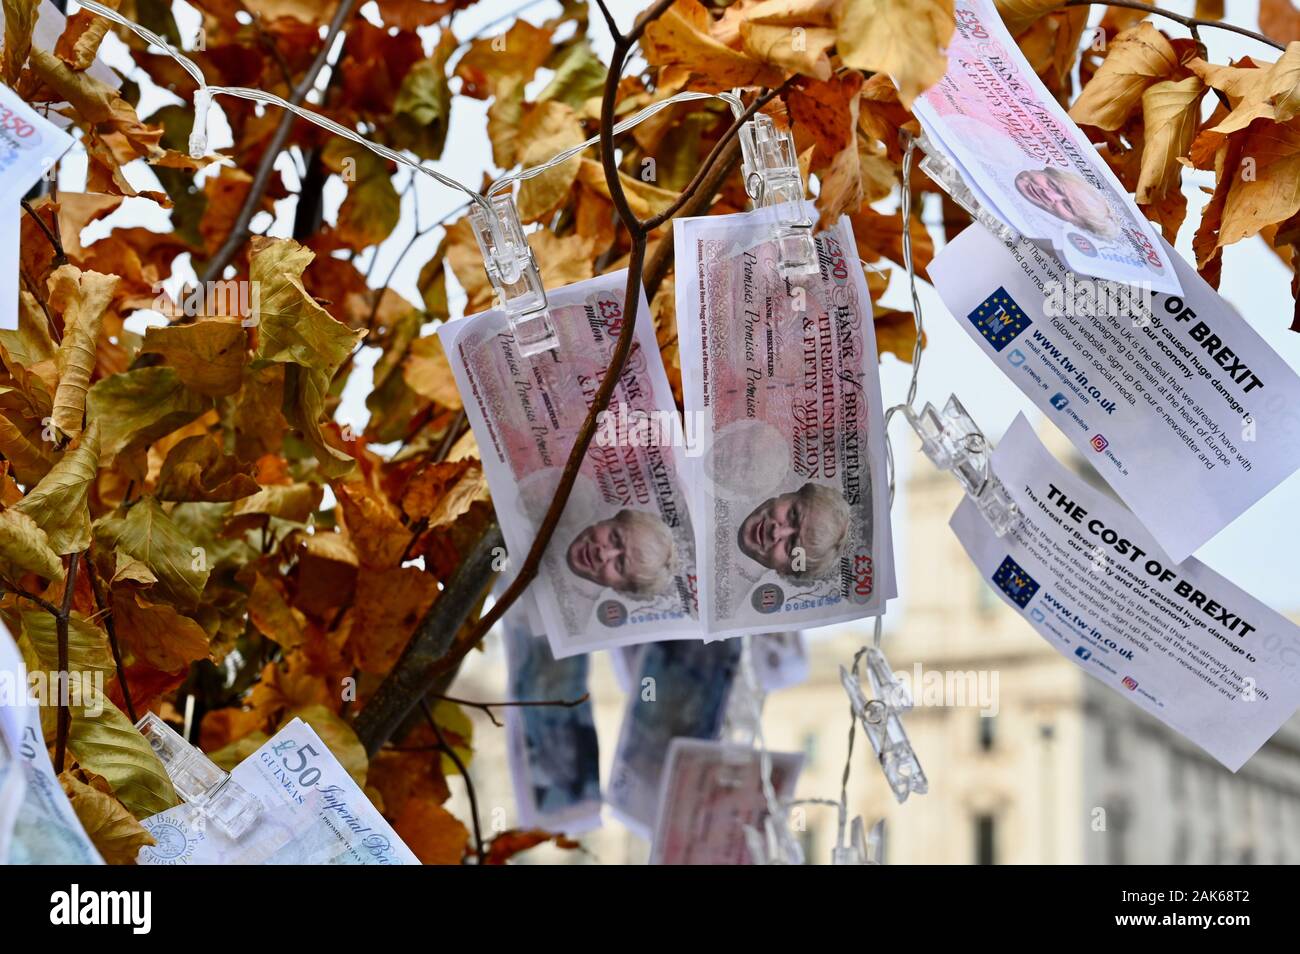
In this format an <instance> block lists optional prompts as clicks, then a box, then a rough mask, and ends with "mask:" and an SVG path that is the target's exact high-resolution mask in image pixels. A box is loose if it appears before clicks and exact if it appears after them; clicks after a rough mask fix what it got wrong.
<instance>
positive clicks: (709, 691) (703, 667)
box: [605, 639, 743, 838]
mask: <svg viewBox="0 0 1300 954" xmlns="http://www.w3.org/2000/svg"><path fill="white" fill-rule="evenodd" d="M742 649H743V644H742V643H741V641H740V640H738V639H729V640H726V641H725V642H724V641H718V642H712V643H703V642H700V641H699V640H694V639H684V640H674V641H672V642H663V643H651V644H649V645H648V646H646V647H645V652H644V653H643V654H642V656H641V667H640V671H639V672H638V674H637V680H636V684H635V685H634V686H633V694H632V695H631V696H629V697H628V701H627V708H626V709H625V710H624V711H623V727H622V728H621V729H620V730H619V736H618V748H617V749H616V750H615V751H614V767H613V768H612V769H611V770H610V773H609V788H608V790H607V791H606V793H605V800H606V801H607V802H608V803H609V806H610V808H611V809H612V810H613V811H614V813H615V814H616V815H617V816H618V817H619V819H620V820H622V822H623V823H624V824H625V825H627V826H628V827H629V828H631V829H632V830H633V831H635V832H636V833H638V834H640V835H643V836H644V837H646V838H649V837H650V833H651V829H652V828H653V827H654V823H655V815H656V813H657V811H658V806H659V790H660V782H661V779H662V777H663V770H664V765H665V761H666V759H667V757H668V746H669V745H671V744H672V741H673V739H676V738H691V739H715V738H717V737H718V734H719V733H720V732H721V731H722V727H723V724H724V722H725V721H726V715H727V703H728V701H729V699H730V697H731V689H732V683H733V682H734V681H735V678H736V672H737V670H738V669H739V666H740V654H741V652H742Z"/></svg>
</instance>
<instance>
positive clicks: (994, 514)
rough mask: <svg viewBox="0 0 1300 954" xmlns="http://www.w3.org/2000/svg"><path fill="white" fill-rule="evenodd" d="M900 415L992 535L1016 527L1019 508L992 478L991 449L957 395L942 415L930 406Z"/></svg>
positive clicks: (907, 408)
mask: <svg viewBox="0 0 1300 954" xmlns="http://www.w3.org/2000/svg"><path fill="white" fill-rule="evenodd" d="M903 413H904V415H905V416H906V417H907V421H908V423H909V424H911V425H912V429H913V430H914V431H916V434H917V436H918V437H919V438H920V439H921V449H922V450H923V451H925V456H926V457H928V458H930V461H931V462H932V463H933V464H934V466H936V467H938V468H939V469H940V470H950V471H952V472H953V474H955V475H956V477H957V480H958V481H959V482H960V483H961V485H962V488H963V489H964V490H965V491H966V493H967V494H969V495H970V496H971V497H972V498H973V499H974V501H975V503H976V504H978V505H979V508H980V512H981V513H983V514H984V516H985V518H987V520H988V522H989V524H990V525H991V526H992V527H993V531H994V532H995V533H996V534H997V535H998V536H1000V537H1001V536H1005V535H1006V534H1007V533H1009V532H1010V531H1011V530H1013V529H1015V527H1016V526H1017V525H1018V524H1019V523H1020V508H1019V507H1017V506H1016V503H1015V501H1014V500H1012V499H1011V495H1010V494H1009V493H1008V492H1007V488H1006V486H1005V485H1004V484H1003V483H1002V481H1000V480H998V478H997V477H995V476H994V475H993V470H992V467H991V464H990V461H989V458H990V455H991V453H992V447H991V446H990V444H989V442H988V440H987V439H986V438H985V437H984V433H983V432H982V431H981V430H980V429H979V428H978V427H977V426H976V425H975V421H974V420H972V419H971V416H970V414H969V413H967V411H966V408H965V407H963V406H962V403H961V401H959V400H957V395H955V394H954V395H951V396H950V397H949V398H948V403H947V404H945V405H944V407H943V412H942V413H940V412H939V411H937V410H935V408H934V405H933V404H930V403H927V404H926V405H925V407H924V408H922V409H921V411H920V412H919V413H918V412H917V411H915V410H913V409H912V408H911V407H905V408H903Z"/></svg>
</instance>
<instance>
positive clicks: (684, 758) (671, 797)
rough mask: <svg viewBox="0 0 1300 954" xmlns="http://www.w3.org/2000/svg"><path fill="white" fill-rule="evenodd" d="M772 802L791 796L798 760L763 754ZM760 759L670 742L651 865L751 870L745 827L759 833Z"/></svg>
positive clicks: (751, 753)
mask: <svg viewBox="0 0 1300 954" xmlns="http://www.w3.org/2000/svg"><path fill="white" fill-rule="evenodd" d="M768 756H769V758H770V759H771V775H770V779H771V782H772V788H773V790H774V792H775V794H776V797H777V799H779V800H780V801H783V802H784V801H786V800H788V799H789V798H790V796H791V795H793V794H794V788H795V783H796V781H797V780H798V778H799V770H800V769H801V768H802V767H803V755H802V754H800V753H798V752H769V753H768ZM762 770H763V766H762V756H761V754H760V753H759V751H758V750H757V749H749V748H742V747H740V746H737V745H731V744H729V743H726V742H711V741H707V740H703V739H674V740H673V743H672V746H671V747H670V748H669V750H668V758H667V764H666V766H665V767H664V780H663V791H662V792H661V793H660V796H659V817H658V819H657V820H656V822H655V833H654V843H653V844H652V846H651V848H650V864H652V865H750V864H754V860H753V858H752V857H751V856H750V853H749V846H748V845H747V844H746V840H745V828H746V826H749V827H754V828H760V827H761V826H762V822H763V819H764V817H766V815H767V812H768V805H767V800H766V798H765V797H764V793H763V776H762Z"/></svg>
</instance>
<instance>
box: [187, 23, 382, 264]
mask: <svg viewBox="0 0 1300 954" xmlns="http://www.w3.org/2000/svg"><path fill="white" fill-rule="evenodd" d="M357 2H358V0H341V2H340V3H339V6H338V9H337V10H335V11H334V18H333V19H332V20H330V25H329V31H328V32H327V33H326V34H325V39H324V40H322V41H321V48H320V50H319V52H317V54H316V58H315V59H314V60H312V63H311V66H309V67H308V68H307V72H306V73H304V74H303V77H302V79H301V80H299V81H298V85H297V86H295V87H294V88H293V90H292V92H291V93H290V94H289V102H291V103H292V104H293V105H295V106H300V105H302V101H303V100H304V99H306V98H307V94H308V93H310V92H311V91H312V89H313V88H314V87H315V85H316V77H317V76H318V75H319V74H320V71H321V70H322V69H323V68H324V67H325V64H326V62H328V60H329V55H330V51H331V50H332V49H333V48H334V41H335V40H336V39H337V38H338V35H339V33H340V32H341V31H342V30H343V27H344V25H345V24H346V23H347V22H348V21H349V20H351V19H352V14H353V13H354V12H355V11H356V8H357ZM297 118H298V117H297V116H296V115H295V114H294V113H292V112H290V111H289V110H287V109H286V110H285V111H284V114H283V115H282V116H281V117H280V124H279V125H278V126H276V127H275V133H274V134H272V136H271V141H270V142H268V143H267V144H266V150H265V151H264V152H263V153H262V159H261V161H260V162H259V163H258V164H257V171H256V173H254V175H253V182H252V185H250V186H249V189H248V195H246V196H244V204H243V205H242V206H240V208H239V214H238V215H236V216H235V223H234V225H232V226H231V228H230V234H229V235H227V236H226V240H225V241H224V242H223V243H222V244H221V248H219V249H217V253H216V254H215V255H213V256H212V258H211V260H209V262H208V264H207V267H206V268H204V270H203V278H202V282H203V284H204V285H206V284H207V283H208V282H210V281H213V280H214V279H217V278H220V277H221V274H222V272H224V271H225V270H226V266H227V265H229V264H230V262H231V260H232V259H233V258H234V257H235V253H236V252H238V251H239V249H240V247H241V246H242V245H243V244H244V242H245V240H246V239H247V238H248V224H249V223H250V222H252V221H253V216H254V215H256V214H257V209H258V206H259V205H260V204H261V202H262V196H263V195H264V194H265V193H266V190H267V187H268V186H269V185H270V184H271V176H272V174H273V173H274V172H275V161H276V159H277V158H279V156H280V153H281V152H282V151H283V150H284V146H285V143H286V142H288V140H289V134H290V133H291V132H292V131H293V124H294V122H295V121H296V120H297Z"/></svg>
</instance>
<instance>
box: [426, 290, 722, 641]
mask: <svg viewBox="0 0 1300 954" xmlns="http://www.w3.org/2000/svg"><path fill="white" fill-rule="evenodd" d="M626 281H627V273H626V272H625V271H619V272H611V273H610V274H608V275H601V276H600V277H598V278H593V279H590V280H589V281H585V282H578V283H577V284H575V285H569V286H567V287H565V288H559V289H556V290H554V291H550V292H548V293H547V297H548V300H549V304H550V310H551V324H552V325H553V326H554V328H555V333H556V335H557V337H558V338H559V347H557V348H555V349H553V350H551V351H546V352H543V353H542V354H539V355H534V356H533V357H532V358H531V359H527V360H526V359H524V358H522V357H520V355H519V351H518V349H517V348H516V347H515V343H514V339H513V337H512V336H511V334H510V324H509V321H508V320H507V318H506V315H505V313H504V312H502V311H497V310H494V311H487V312H483V313H482V314H479V315H474V316H472V317H469V318H462V319H460V320H458V321H453V322H450V323H449V324H445V325H443V326H442V327H440V328H439V329H438V334H439V337H440V338H441V340H442V343H443V347H444V348H445V349H446V352H447V358H448V359H449V360H450V362H451V367H452V371H453V372H454V374H455V376H456V385H457V387H458V388H460V393H461V396H462V398H464V401H465V413H466V415H467V416H468V418H469V422H470V425H471V426H472V427H473V429H474V435H475V437H477V438H478V445H479V449H480V452H481V453H482V456H483V468H484V472H485V473H486V475H487V479H488V486H489V487H490V488H491V490H492V502H493V504H494V505H495V507H496V512H497V520H498V522H499V523H500V525H501V532H502V535H503V536H504V537H505V541H506V547H507V549H508V550H509V551H510V553H511V554H512V555H514V556H515V557H516V558H522V555H523V554H525V553H527V552H528V548H529V546H530V545H531V544H532V541H533V538H534V536H535V535H536V532H537V528H538V527H539V526H540V525H541V522H542V518H543V516H544V515H545V513H546V509H547V507H549V506H550V504H551V501H552V500H553V499H554V497H555V492H556V487H557V486H558V485H559V481H560V472H561V470H562V469H563V467H564V463H565V461H566V459H567V458H568V456H569V451H570V450H571V449H572V448H573V445H574V443H575V441H576V438H577V433H578V430H579V428H580V427H581V426H582V422H583V420H584V419H585V418H586V416H587V411H588V408H589V407H590V406H591V403H592V401H593V399H594V398H595V394H596V390H597V388H599V387H600V383H601V381H602V379H603V378H604V376H605V371H606V369H607V368H608V367H609V364H610V358H611V355H612V353H613V350H614V343H615V340H616V339H617V337H618V334H619V331H620V329H621V328H622V326H623V321H624V319H625V316H626V309H625V307H624V304H625V303H624V301H623V296H624V292H625V283H626ZM639 298H640V301H639V309H640V310H639V313H638V317H637V321H636V330H635V337H634V340H633V345H632V351H631V353H630V354H629V356H628V360H627V365H626V367H625V369H624V371H623V373H622V374H621V375H620V377H619V382H618V385H617V387H616V388H615V389H614V393H613V396H612V398H611V400H610V405H609V411H608V413H607V414H606V416H605V418H603V421H604V426H602V427H601V428H600V430H599V431H598V433H597V437H596V439H595V440H594V441H593V443H592V445H591V448H590V450H589V451H588V452H587V454H586V456H585V457H584V458H583V461H582V469H581V471H580V472H579V475H578V480H577V482H576V483H575V484H574V486H573V492H572V494H571V495H570V497H569V500H568V504H567V506H566V507H565V510H564V516H563V517H562V518H561V521H560V524H559V527H558V528H557V530H556V532H555V536H554V537H553V538H552V541H551V545H550V546H549V547H548V549H547V551H546V555H545V556H544V558H543V560H542V568H541V571H540V572H539V574H538V578H537V580H536V581H535V583H534V584H533V586H532V587H531V588H530V590H529V592H530V593H532V594H533V596H534V597H535V599H536V601H537V608H538V610H539V611H540V613H541V617H542V625H543V627H544V628H545V630H546V636H547V638H548V639H549V640H550V644H551V649H552V651H553V652H554V654H555V657H556V658H557V659H560V658H563V657H566V656H572V655H575V654H577V653H585V652H590V651H591V650H593V649H600V648H608V647H611V646H620V645H628V644H632V643H639V642H645V641H646V640H647V639H666V638H668V639H671V638H681V637H686V636H697V637H698V636H699V635H700V627H699V623H698V621H697V617H696V609H695V592H694V590H695V553H694V550H695V546H694V536H693V534H692V531H691V520H690V516H689V515H688V513H687V510H686V497H685V493H684V491H683V488H682V484H681V481H680V479H679V476H678V462H677V452H676V450H675V448H674V447H673V443H674V442H673V440H672V439H671V438H672V435H673V434H681V433H682V432H681V428H680V418H679V417H678V415H677V410H676V407H675V406H674V404H673V398H672V392H671V390H670V389H669V386H668V377H667V375H666V374H665V373H664V367H663V359H662V358H661V357H660V356H659V347H658V345H657V344H656V342H655V334H654V327H653V324H652V322H651V320H650V314H649V309H648V308H647V307H646V304H645V296H644V294H641V295H640V296H639Z"/></svg>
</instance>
